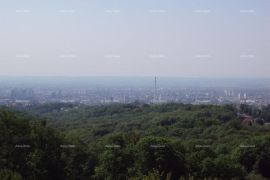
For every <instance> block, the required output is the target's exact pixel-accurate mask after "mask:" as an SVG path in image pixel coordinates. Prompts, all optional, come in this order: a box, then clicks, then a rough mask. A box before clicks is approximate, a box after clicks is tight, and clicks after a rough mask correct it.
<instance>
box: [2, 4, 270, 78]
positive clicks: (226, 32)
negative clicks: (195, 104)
mask: <svg viewBox="0 0 270 180" xmlns="http://www.w3.org/2000/svg"><path fill="white" fill-rule="evenodd" d="M269 22H270V1H269V0H136V1H131V0H58V1H52V0H50V1H36V0H8V1H1V2H0V24H1V25H0V26H1V28H0V49H1V50H0V75H1V76H9V75H14V76H67V75H68V76H154V75H156V76H178V77H227V78H232V77H238V78H243V77H255V78H256V77H270V71H269V67H270V61H269V55H270V51H269V49H270V36H269V32H270V24H269Z"/></svg>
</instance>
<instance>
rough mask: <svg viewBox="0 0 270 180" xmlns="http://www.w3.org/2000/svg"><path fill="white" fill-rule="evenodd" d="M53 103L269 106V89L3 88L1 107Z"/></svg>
mask: <svg viewBox="0 0 270 180" xmlns="http://www.w3.org/2000/svg"><path fill="white" fill-rule="evenodd" d="M52 102H62V103H68V102H69V103H80V104H86V105H101V104H110V103H133V102H141V103H148V104H151V103H168V102H175V103H188V104H250V105H256V106H263V105H268V104H270V89H258V88H257V89H252V88H251V89H247V88H245V89H244V88H235V87H234V88H227V87H226V88H223V87H215V88H214V87H211V88H210V87H209V88H207V87H178V88H177V87H175V88H166V87H157V85H156V83H155V87H154V88H151V87H141V88H120V87H118V88H115V87H107V88H91V89H70V88H67V89H57V88H36V89H34V88H12V89H8V88H4V89H3V88H2V89H0V105H6V106H30V105H34V104H44V103H52Z"/></svg>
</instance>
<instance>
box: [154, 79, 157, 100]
mask: <svg viewBox="0 0 270 180" xmlns="http://www.w3.org/2000/svg"><path fill="white" fill-rule="evenodd" d="M155 100H157V77H156V76H155V92H154V101H155Z"/></svg>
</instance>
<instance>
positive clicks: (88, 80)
mask: <svg viewBox="0 0 270 180" xmlns="http://www.w3.org/2000/svg"><path fill="white" fill-rule="evenodd" d="M156 83H157V84H156V85H157V88H158V89H161V88H168V87H179V88H185V87H187V88H189V87H190V88H192V87H195V88H196V87H238V88H269V87H270V78H178V77H157V81H156ZM0 85H1V88H17V87H30V88H36V87H40V88H42V87H53V88H56V87H58V88H79V89H81V88H98V87H102V88H104V87H107V88H113V87H117V88H119V87H122V88H132V87H137V88H146V87H147V88H151V89H153V88H154V86H155V81H154V78H153V77H135V76H134V77H127V76H126V77H122V76H114V77H112V76H110V77H109V76H97V77H94V76H92V77H87V76H85V77H68V78H67V77H60V76H55V77H44V76H43V77H42V76H40V77H37V76H35V77H31V76H24V77H22V76H20V77H16V76H15V77H3V76H0Z"/></svg>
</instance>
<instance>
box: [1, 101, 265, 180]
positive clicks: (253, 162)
mask: <svg viewBox="0 0 270 180" xmlns="http://www.w3.org/2000/svg"><path fill="white" fill-rule="evenodd" d="M17 110H18V109H17ZM17 110H16V112H12V111H10V110H3V109H2V110H1V109H0V143H1V144H0V145H1V150H0V179H7V180H8V179H15V180H16V179H18V180H21V179H30V180H32V179H33V180H34V179H41V180H43V179H44V180H45V179H50V180H54V179H57V180H61V179H70V180H77V179H78V180H85V179H98V180H103V179H111V180H118V179H119V180H122V179H123V180H125V179H138V180H139V179H164V180H165V179H166V178H167V180H169V179H172V180H174V179H175V180H178V179H179V178H182V179H189V178H190V179H192V178H194V179H204V178H210V179H211V178H212V179H214V178H217V179H258V178H259V179H263V178H270V174H269V172H270V171H269V169H270V135H269V130H270V126H267V125H265V123H264V122H267V121H270V119H269V118H270V116H269V114H270V106H267V107H262V108H260V109H259V108H256V107H253V106H247V105H242V106H241V107H240V108H239V109H238V108H236V107H234V106H233V105H226V106H214V105H198V106H194V105H184V104H163V105H144V104H139V103H134V104H112V105H106V106H85V105H79V104H48V105H43V106H33V107H27V108H22V107H21V108H20V109H19V112H17ZM237 113H246V114H249V115H251V116H252V117H253V118H254V119H255V118H257V119H256V123H254V124H251V126H248V125H245V124H243V123H242V122H241V120H240V119H239V118H238V117H237ZM16 145H17V146H16ZM18 145H19V146H18ZM20 145H27V146H29V147H20Z"/></svg>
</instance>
